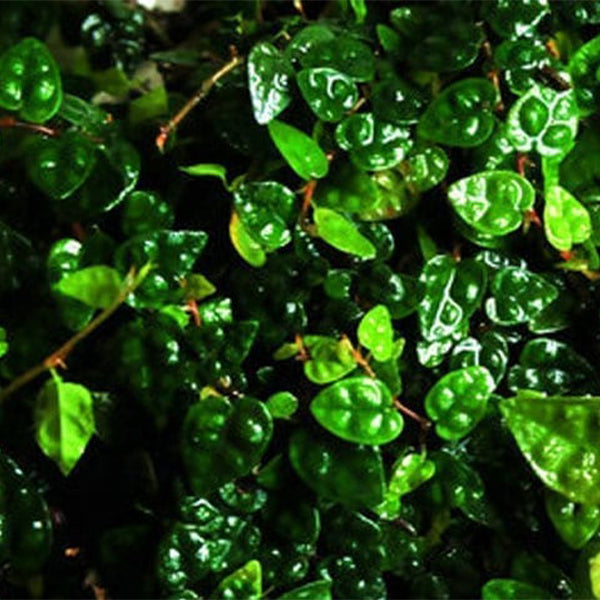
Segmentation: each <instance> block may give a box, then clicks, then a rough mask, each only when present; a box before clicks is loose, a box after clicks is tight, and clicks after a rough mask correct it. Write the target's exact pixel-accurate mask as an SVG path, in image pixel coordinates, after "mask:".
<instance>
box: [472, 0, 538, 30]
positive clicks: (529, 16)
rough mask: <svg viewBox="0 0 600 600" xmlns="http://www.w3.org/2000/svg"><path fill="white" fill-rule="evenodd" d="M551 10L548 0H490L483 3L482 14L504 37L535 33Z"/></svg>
mask: <svg viewBox="0 0 600 600" xmlns="http://www.w3.org/2000/svg"><path fill="white" fill-rule="evenodd" d="M549 12H550V10H549V5H548V2H547V0H528V1H527V2H515V0H490V2H486V3H485V4H482V16H483V17H484V18H485V19H486V20H487V21H488V23H489V24H490V26H491V27H492V29H493V30H494V31H495V32H496V33H497V34H498V35H500V36H502V37H513V38H514V37H519V36H521V37H525V36H531V35H533V33H534V31H535V27H536V26H537V25H538V23H539V22H540V21H541V20H542V19H543V18H544V17H545V16H546V15H547V14H548V13H549Z"/></svg>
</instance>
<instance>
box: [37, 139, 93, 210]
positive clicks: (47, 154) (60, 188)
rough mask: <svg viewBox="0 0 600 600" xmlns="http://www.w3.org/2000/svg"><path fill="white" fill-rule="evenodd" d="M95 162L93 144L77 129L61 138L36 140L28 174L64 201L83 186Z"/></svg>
mask: <svg viewBox="0 0 600 600" xmlns="http://www.w3.org/2000/svg"><path fill="white" fill-rule="evenodd" d="M95 163H96V150H95V148H94V146H93V145H92V143H91V142H90V141H89V140H88V139H87V138H85V137H83V136H81V135H79V134H77V133H75V132H67V133H65V134H64V135H62V136H61V137H60V138H58V139H52V138H47V139H43V138H39V139H37V140H35V142H34V143H33V144H32V145H31V147H30V149H29V157H28V160H27V173H28V175H29V177H30V179H31V181H33V183H34V184H35V185H36V186H37V187H38V188H39V189H40V190H42V192H44V193H45V194H48V196H50V197H51V198H54V199H55V200H63V199H64V198H67V197H68V196H70V195H71V194H72V193H73V192H74V191H75V190H77V189H78V188H79V187H81V185H82V184H83V183H84V182H85V180H86V179H87V178H88V177H89V175H90V173H91V172H92V169H93V167H94V165H95Z"/></svg>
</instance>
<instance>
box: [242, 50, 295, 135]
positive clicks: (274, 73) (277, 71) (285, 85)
mask: <svg viewBox="0 0 600 600" xmlns="http://www.w3.org/2000/svg"><path fill="white" fill-rule="evenodd" d="M293 77H294V70H293V69H292V65H291V64H290V62H289V60H288V59H287V58H285V56H283V55H282V54H281V53H280V52H279V50H277V48H275V46H273V45H272V44H269V43H268V42H261V43H260V44H257V45H256V46H254V48H252V50H251V51H250V54H249V55H248V86H249V88H250V97H251V99H252V109H253V111H254V118H255V119H256V120H257V122H258V123H259V124H260V125H265V124H266V123H268V122H269V121H271V120H272V119H274V118H275V117H276V116H277V115H278V114H280V113H281V112H283V111H284V110H285V109H286V108H287V106H288V104H289V103H290V102H291V101H292V94H291V87H290V86H291V80H292V78H293Z"/></svg>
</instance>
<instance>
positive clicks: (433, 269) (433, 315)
mask: <svg viewBox="0 0 600 600" xmlns="http://www.w3.org/2000/svg"><path fill="white" fill-rule="evenodd" d="M486 280H487V277H486V272H485V269H484V267H483V266H481V265H480V264H478V263H476V262H475V261H473V260H469V259H467V260H462V261H460V262H458V263H457V262H455V261H454V260H452V258H451V257H450V256H447V255H438V256H435V257H433V258H432V259H431V260H429V261H428V262H427V264H426V265H425V267H424V268H423V272H422V274H421V277H420V281H421V282H422V283H423V285H424V286H425V294H424V297H423V300H422V301H421V303H420V304H419V308H418V313H419V325H420V329H421V335H422V336H423V337H424V338H425V340H427V341H430V342H433V341H437V340H442V339H444V338H448V337H450V336H452V335H454V334H456V333H458V332H459V331H461V330H462V328H463V327H464V324H465V323H466V322H468V319H469V318H470V317H471V315H472V314H473V313H474V312H475V310H476V309H477V307H478V306H479V304H480V303H481V300H482V297H483V294H484V292H485V287H486Z"/></svg>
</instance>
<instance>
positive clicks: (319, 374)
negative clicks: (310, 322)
mask: <svg viewBox="0 0 600 600" xmlns="http://www.w3.org/2000/svg"><path fill="white" fill-rule="evenodd" d="M303 341H304V345H305V346H306V348H307V350H308V353H309V356H310V358H309V360H307V361H306V362H305V363H304V374H305V375H306V377H307V379H310V381H312V382H314V383H318V384H319V385H324V384H326V383H331V382H332V381H337V380H338V379H341V378H342V377H344V376H345V375H347V374H348V373H350V372H351V371H353V370H354V369H355V368H356V359H355V358H354V355H353V353H352V345H351V344H350V342H349V340H347V339H345V338H344V339H341V340H336V339H335V338H332V337H328V336H323V335H307V336H305V337H304V339H303Z"/></svg>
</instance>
